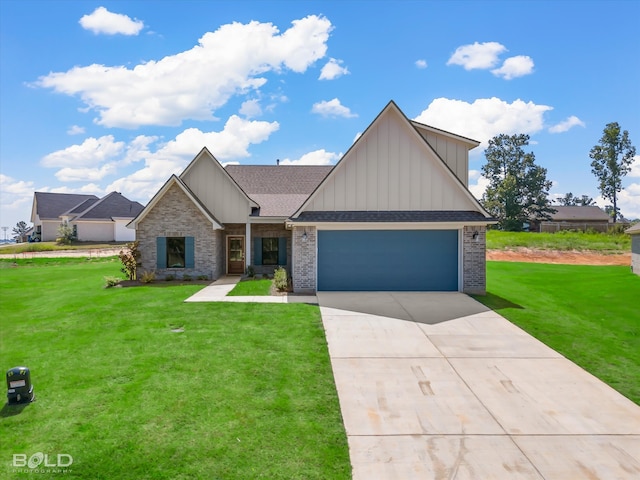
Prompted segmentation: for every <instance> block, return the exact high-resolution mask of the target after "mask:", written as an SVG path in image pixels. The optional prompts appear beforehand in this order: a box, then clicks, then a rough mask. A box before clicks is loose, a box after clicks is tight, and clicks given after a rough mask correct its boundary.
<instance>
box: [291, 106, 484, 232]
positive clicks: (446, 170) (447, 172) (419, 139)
mask: <svg viewBox="0 0 640 480" xmlns="http://www.w3.org/2000/svg"><path fill="white" fill-rule="evenodd" d="M389 112H395V113H396V114H397V115H398V116H399V117H400V119H401V122H402V123H403V124H404V125H405V126H406V127H408V129H409V131H410V132H412V133H411V136H412V137H413V138H414V139H415V140H416V144H418V145H422V146H423V148H424V149H425V150H426V151H428V152H429V154H430V156H432V157H433V158H435V159H436V160H437V161H436V163H437V167H438V168H439V169H440V170H441V172H443V174H444V178H448V179H449V180H450V181H452V182H453V184H455V187H454V188H455V189H456V190H457V192H458V193H459V194H460V195H461V196H462V198H465V199H466V201H467V202H468V204H469V205H471V206H472V208H474V209H475V210H476V211H478V212H480V213H481V214H482V215H483V216H484V217H485V218H486V219H487V221H489V222H494V220H493V219H492V218H491V215H490V214H489V213H488V212H487V211H486V210H485V209H484V207H482V205H480V202H479V201H478V200H477V199H476V198H475V197H474V196H473V194H472V193H471V192H470V191H469V189H468V188H467V187H466V186H465V185H464V183H463V182H462V181H461V180H460V178H458V177H457V176H456V175H455V173H454V172H453V171H452V170H451V168H450V167H449V166H448V165H447V164H446V162H445V161H444V160H443V159H442V157H440V155H439V154H438V152H436V150H435V149H434V148H433V147H432V146H431V145H430V144H429V142H427V140H426V138H425V137H424V136H423V135H421V133H420V132H419V130H418V128H423V129H429V130H430V131H434V132H439V133H441V134H442V133H446V134H447V135H448V136H451V137H455V138H457V139H459V140H460V141H462V142H463V143H465V144H467V146H468V148H469V149H471V148H474V147H475V146H477V145H479V143H478V142H476V141H475V140H471V139H468V138H466V137H461V136H459V135H455V134H452V133H449V132H444V131H441V130H438V129H434V128H433V127H429V126H428V125H424V124H420V123H418V122H412V121H411V120H409V119H408V118H407V116H406V115H405V114H404V112H402V110H400V108H399V107H398V106H397V105H396V103H395V102H394V101H393V100H391V101H390V102H389V103H388V104H387V105H386V106H385V107H384V109H382V111H381V112H380V113H379V114H378V116H377V117H376V118H375V119H374V120H373V122H371V124H370V125H369V126H368V127H367V128H366V129H365V131H364V132H363V133H362V135H360V136H359V137H358V139H357V140H356V141H355V142H354V143H353V145H351V147H350V148H349V150H347V152H346V153H345V154H344V155H343V156H342V158H341V159H340V160H339V161H338V163H337V164H336V166H335V167H334V168H333V170H332V171H331V172H330V173H329V174H328V175H327V176H326V177H325V178H324V180H323V181H322V183H320V185H318V187H317V188H316V189H315V190H314V191H313V192H312V193H311V195H309V198H307V199H306V200H305V202H304V203H303V204H302V205H301V206H300V208H298V210H296V212H295V213H294V214H293V215H292V216H291V218H292V219H295V218H296V217H298V216H299V215H300V214H301V213H302V212H304V211H305V209H306V208H308V207H309V206H310V205H311V204H312V202H313V201H314V199H315V197H316V196H318V194H319V192H321V191H322V189H323V188H324V186H325V185H326V184H327V183H328V182H330V181H331V180H332V178H333V177H335V176H336V175H338V172H340V169H341V168H342V167H343V165H344V164H345V163H346V162H349V161H351V160H350V159H351V158H352V155H351V154H352V152H355V151H356V149H357V148H358V145H359V144H360V143H361V142H365V141H366V139H367V138H368V136H369V134H370V132H372V131H374V129H375V128H376V126H377V125H378V124H380V123H381V122H382V119H383V118H385V117H386V116H387V114H388V113H389ZM467 210H468V209H467ZM494 223H495V222H494Z"/></svg>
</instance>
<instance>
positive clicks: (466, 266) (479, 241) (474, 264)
mask: <svg viewBox="0 0 640 480" xmlns="http://www.w3.org/2000/svg"><path fill="white" fill-rule="evenodd" d="M475 232H478V235H477V238H475V239H474V238H473V235H474V233H475ZM486 233H487V229H486V227H484V226H482V227H469V226H467V227H464V231H463V240H462V241H463V245H462V278H463V282H462V291H463V292H464V293H470V294H475V295H486V293H487V263H486V247H487V241H486V240H487V236H486Z"/></svg>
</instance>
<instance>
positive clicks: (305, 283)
mask: <svg viewBox="0 0 640 480" xmlns="http://www.w3.org/2000/svg"><path fill="white" fill-rule="evenodd" d="M317 238H318V237H317V231H316V228H315V227H293V232H292V242H293V272H292V278H293V291H294V292H296V293H315V291H316V252H317V246H316V245H317Z"/></svg>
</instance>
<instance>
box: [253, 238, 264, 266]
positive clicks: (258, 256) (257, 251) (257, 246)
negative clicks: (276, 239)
mask: <svg viewBox="0 0 640 480" xmlns="http://www.w3.org/2000/svg"><path fill="white" fill-rule="evenodd" d="M253 264H254V265H262V238H260V237H256V238H254V239H253Z"/></svg>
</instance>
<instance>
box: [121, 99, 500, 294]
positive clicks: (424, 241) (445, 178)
mask: <svg viewBox="0 0 640 480" xmlns="http://www.w3.org/2000/svg"><path fill="white" fill-rule="evenodd" d="M478 145H479V142H476V141H474V140H470V139H468V138H465V137H462V136H460V135H457V134H454V133H450V132H446V131H443V130H439V129H437V128H433V127H430V126H428V125H424V124H421V123H418V122H415V121H411V120H409V119H408V118H407V117H406V116H405V115H404V113H402V111H401V110H400V109H399V108H398V106H397V105H396V104H395V103H394V102H390V103H389V104H388V105H387V106H386V107H385V108H384V110H383V111H382V112H381V113H380V114H379V115H378V116H377V117H376V118H375V120H374V121H373V123H371V125H369V127H368V128H367V129H366V130H365V131H364V133H363V134H362V135H361V136H360V137H359V138H358V139H357V140H356V141H355V143H354V144H353V145H352V146H351V148H349V150H348V151H347V153H346V154H345V155H344V156H343V157H342V159H341V160H340V161H339V162H338V163H337V164H336V165H335V166H333V167H331V166H327V167H325V166H292V165H271V166H265V165H253V166H251V165H249V166H244V165H243V166H240V165H229V166H227V167H223V166H222V165H221V164H220V163H219V162H218V160H216V158H215V157H214V156H213V155H212V154H211V152H210V151H209V150H208V149H207V148H203V149H202V150H201V151H200V153H198V154H197V155H196V157H195V158H194V160H193V161H192V162H191V163H190V164H189V165H188V166H187V168H186V169H185V170H184V171H183V172H182V173H181V174H180V175H178V176H176V175H173V176H172V177H171V178H169V180H168V181H167V182H166V183H165V184H164V186H163V187H162V188H161V189H160V190H159V191H158V192H157V193H156V195H155V196H154V197H153V198H152V199H151V201H150V202H149V203H148V204H147V206H146V207H145V208H144V210H143V211H142V212H141V213H140V214H139V215H138V216H137V217H136V218H135V219H134V220H133V221H132V222H131V224H130V226H131V227H133V228H135V230H136V239H137V240H138V241H139V242H140V251H141V254H142V257H141V262H142V266H141V269H143V270H146V271H154V272H156V274H157V275H159V276H166V275H175V276H178V277H179V276H181V275H185V274H186V275H190V276H197V275H206V276H208V277H209V278H211V279H216V278H219V277H220V276H223V275H227V274H243V273H245V271H246V270H247V269H253V270H254V271H256V272H258V273H259V272H265V273H266V272H273V270H274V268H276V267H277V266H283V267H285V268H286V269H287V271H288V272H289V274H290V275H291V277H292V280H293V289H294V291H295V292H310V291H313V292H315V291H323V290H325V291H326V290H332V291H336V290H341V291H363V290H365V291H366V290H370V291H405V290H406V291H408V290H413V291H429V290H435V291H463V292H468V293H484V292H485V288H486V286H485V285H486V275H485V231H486V226H487V225H488V224H491V223H496V222H495V221H494V219H492V218H491V216H490V215H489V214H488V213H487V212H486V210H484V208H483V207H482V206H481V205H480V204H479V202H478V201H477V200H476V198H475V197H474V196H473V195H472V194H471V192H470V191H469V189H468V176H469V150H471V149H472V148H475V147H477V146H478Z"/></svg>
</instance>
